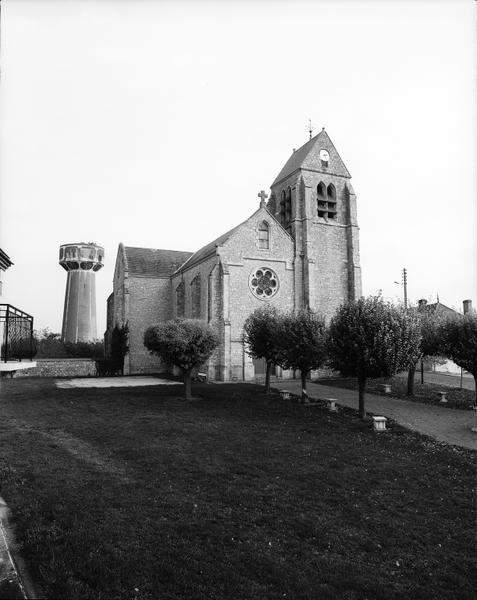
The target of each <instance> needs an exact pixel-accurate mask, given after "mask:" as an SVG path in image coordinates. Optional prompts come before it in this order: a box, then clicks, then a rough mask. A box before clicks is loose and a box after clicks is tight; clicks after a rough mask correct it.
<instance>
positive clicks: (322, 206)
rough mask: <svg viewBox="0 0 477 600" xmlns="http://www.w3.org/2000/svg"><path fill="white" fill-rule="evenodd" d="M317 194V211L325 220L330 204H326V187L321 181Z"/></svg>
mask: <svg viewBox="0 0 477 600" xmlns="http://www.w3.org/2000/svg"><path fill="white" fill-rule="evenodd" d="M316 194H317V198H316V210H317V213H318V216H319V217H321V218H325V217H326V216H327V208H328V204H327V202H326V185H325V184H324V183H323V182H322V181H320V183H319V184H318V185H317V187H316Z"/></svg>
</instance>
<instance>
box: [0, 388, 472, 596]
mask: <svg viewBox="0 0 477 600" xmlns="http://www.w3.org/2000/svg"><path fill="white" fill-rule="evenodd" d="M1 386H2V387H1V400H0V406H1V417H2V418H1V422H0V434H1V435H0V483H1V489H0V494H1V495H2V496H3V498H4V499H5V500H6V502H7V504H8V505H9V506H10V508H11V509H12V511H13V516H14V518H15V522H16V528H17V529H16V534H17V539H18V541H19V542H20V543H21V548H22V549H21V552H22V555H23V557H24V559H25V560H26V562H27V564H28V566H29V568H30V571H31V574H32V576H33V578H34V579H35V580H36V582H37V584H38V587H39V589H40V593H41V597H46V598H67V599H79V598H81V599H93V598H94V599H108V600H111V599H114V600H115V599H123V598H124V599H128V600H132V599H136V600H139V599H154V600H157V599H161V600H162V599H167V600H173V599H188V600H189V599H190V600H193V599H203V600H214V599H216V600H219V599H220V600H224V599H231V600H232V599H233V600H242V599H243V600H268V599H278V598H288V599H293V600H299V599H305V598H306V599H313V600H321V599H328V598H335V599H337V600H338V599H340V600H341V599H345V600H346V599H347V600H352V599H365V598H367V599H374V598H381V599H386V600H388V599H402V598H412V599H420V598H429V599H432V600H436V599H439V598H449V599H451V598H452V599H455V598H459V600H464V599H466V598H469V599H470V598H474V597H475V596H474V592H475V584H476V582H477V578H476V572H475V570H474V568H475V558H476V552H475V545H474V535H475V496H474V495H473V489H472V488H473V484H474V482H475V469H474V466H473V460H474V458H475V454H474V453H473V452H471V451H469V450H464V449H457V448H455V447H447V446H444V445H442V444H438V443H435V442H432V441H431V440H430V439H429V438H425V437H423V436H420V435H418V434H415V433H411V432H407V431H405V430H404V429H401V428H399V427H397V426H394V427H393V428H392V429H391V431H389V432H386V433H383V434H377V433H373V432H372V431H371V429H370V426H369V424H366V423H362V422H360V421H359V420H358V419H357V418H356V416H355V415H354V413H353V412H352V411H350V410H343V411H341V412H340V413H339V414H330V413H328V412H326V411H325V410H322V409H320V408H318V407H308V406H303V405H299V404H294V403H291V402H287V401H283V400H280V399H279V398H278V396H276V395H273V396H271V397H264V396H263V395H262V393H261V388H259V387H257V386H254V385H245V384H243V385H242V384H232V385H207V384H203V385H198V386H195V387H194V392H195V393H196V394H201V396H202V399H200V400H197V401H184V400H181V399H178V398H177V397H175V396H174V394H177V393H178V392H174V388H171V387H170V386H163V387H146V388H116V389H86V390H85V389H70V390H64V389H62V390H59V389H56V388H55V387H54V384H53V382H52V381H51V380H41V379H25V380H20V379H12V380H4V381H2V382H1ZM171 394H172V395H171Z"/></svg>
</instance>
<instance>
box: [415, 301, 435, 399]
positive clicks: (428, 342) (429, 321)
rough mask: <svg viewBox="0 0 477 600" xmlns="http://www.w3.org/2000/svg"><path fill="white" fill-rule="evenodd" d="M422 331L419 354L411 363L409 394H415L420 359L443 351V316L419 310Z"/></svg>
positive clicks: (418, 316)
mask: <svg viewBox="0 0 477 600" xmlns="http://www.w3.org/2000/svg"><path fill="white" fill-rule="evenodd" d="M416 315H417V318H418V321H419V326H420V331H421V343H420V346H419V350H420V351H419V356H418V357H417V360H416V362H415V363H413V364H412V365H410V367H409V371H408V374H407V395H408V396H414V375H415V373H416V364H417V362H418V361H419V360H423V359H424V358H427V357H431V356H438V355H439V354H441V353H442V339H441V334H440V325H441V323H442V316H441V315H439V314H437V313H435V312H433V313H430V312H429V311H425V312H424V311H417V313H416Z"/></svg>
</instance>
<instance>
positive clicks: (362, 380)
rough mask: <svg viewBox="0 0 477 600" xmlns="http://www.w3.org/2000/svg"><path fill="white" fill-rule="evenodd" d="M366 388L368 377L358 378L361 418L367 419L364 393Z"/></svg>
mask: <svg viewBox="0 0 477 600" xmlns="http://www.w3.org/2000/svg"><path fill="white" fill-rule="evenodd" d="M365 388H366V377H358V397H359V409H358V410H359V418H360V419H365V418H366V411H365V409H364V391H365Z"/></svg>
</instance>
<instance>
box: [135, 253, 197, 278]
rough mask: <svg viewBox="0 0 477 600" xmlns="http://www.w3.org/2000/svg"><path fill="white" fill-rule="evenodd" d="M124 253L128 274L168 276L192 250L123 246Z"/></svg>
mask: <svg viewBox="0 0 477 600" xmlns="http://www.w3.org/2000/svg"><path fill="white" fill-rule="evenodd" d="M124 255H125V259H126V269H127V271H128V273H129V275H130V276H134V275H136V276H140V277H169V276H170V275H172V273H174V271H175V270H176V269H177V268H178V267H180V266H181V265H182V263H184V262H185V261H186V260H187V259H188V258H189V257H190V256H191V255H192V252H182V251H180V250H157V249H155V248H134V247H132V246H124Z"/></svg>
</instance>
